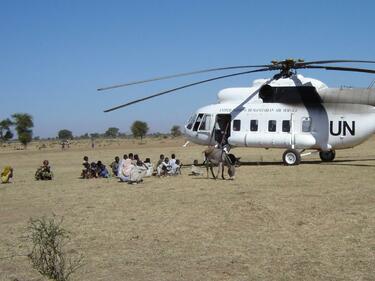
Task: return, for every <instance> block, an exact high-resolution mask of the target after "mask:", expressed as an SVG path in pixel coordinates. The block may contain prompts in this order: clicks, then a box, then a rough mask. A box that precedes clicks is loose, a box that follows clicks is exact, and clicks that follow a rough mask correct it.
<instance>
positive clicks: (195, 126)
mask: <svg viewBox="0 0 375 281" xmlns="http://www.w3.org/2000/svg"><path fill="white" fill-rule="evenodd" d="M202 118H203V113H200V114H198V117H197V120H196V121H195V124H194V128H193V131H197V130H198V127H199V124H200V123H201V121H202Z"/></svg>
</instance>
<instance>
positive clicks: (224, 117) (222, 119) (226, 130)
mask: <svg viewBox="0 0 375 281" xmlns="http://www.w3.org/2000/svg"><path fill="white" fill-rule="evenodd" d="M231 121H232V116H231V115H230V114H218V115H216V122H215V141H216V143H220V144H225V143H227V142H228V139H229V137H230V134H231V130H230V123H231Z"/></svg>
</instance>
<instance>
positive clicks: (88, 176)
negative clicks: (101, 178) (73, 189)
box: [81, 156, 91, 179]
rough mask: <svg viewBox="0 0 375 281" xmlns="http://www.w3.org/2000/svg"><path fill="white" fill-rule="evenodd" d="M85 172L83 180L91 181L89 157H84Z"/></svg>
mask: <svg viewBox="0 0 375 281" xmlns="http://www.w3.org/2000/svg"><path fill="white" fill-rule="evenodd" d="M82 165H83V170H82V173H81V178H83V179H89V178H91V166H90V163H89V158H88V157H87V156H84V157H83V163H82Z"/></svg>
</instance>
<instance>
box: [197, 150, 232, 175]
mask: <svg viewBox="0 0 375 281" xmlns="http://www.w3.org/2000/svg"><path fill="white" fill-rule="evenodd" d="M203 153H204V156H205V160H204V164H205V166H206V169H207V178H208V168H210V170H211V174H212V176H213V178H214V179H217V178H218V176H219V171H220V169H221V178H222V179H223V180H225V177H224V166H227V167H228V174H229V177H230V179H234V174H235V162H236V157H235V156H234V155H233V154H226V153H225V151H223V150H222V149H220V148H216V147H209V148H207V149H206V150H204V151H203ZM213 166H218V169H217V173H216V176H215V174H214V171H213Z"/></svg>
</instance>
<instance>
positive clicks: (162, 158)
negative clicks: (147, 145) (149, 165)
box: [156, 154, 164, 169]
mask: <svg viewBox="0 0 375 281" xmlns="http://www.w3.org/2000/svg"><path fill="white" fill-rule="evenodd" d="M163 162H164V154H160V157H159V160H158V162H157V163H156V169H157V168H158V167H159V166H160V164H161V163H163Z"/></svg>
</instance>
